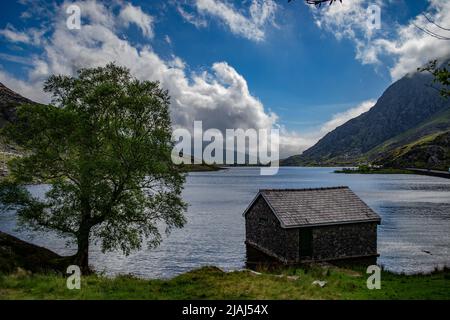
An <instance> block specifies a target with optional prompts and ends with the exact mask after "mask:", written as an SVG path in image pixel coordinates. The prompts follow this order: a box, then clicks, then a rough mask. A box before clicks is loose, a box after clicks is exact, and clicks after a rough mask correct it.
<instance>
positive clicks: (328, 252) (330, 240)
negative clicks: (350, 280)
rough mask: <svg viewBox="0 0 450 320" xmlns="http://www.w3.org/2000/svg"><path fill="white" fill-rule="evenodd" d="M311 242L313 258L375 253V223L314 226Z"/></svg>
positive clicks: (335, 257) (320, 258)
mask: <svg viewBox="0 0 450 320" xmlns="http://www.w3.org/2000/svg"><path fill="white" fill-rule="evenodd" d="M312 243H313V259H314V260H326V259H339V258H345V257H358V256H368V255H376V254H377V223H376V222H365V223H355V224H341V225H333V226H324V227H316V228H314V229H313V232H312Z"/></svg>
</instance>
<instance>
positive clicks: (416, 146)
mask: <svg viewBox="0 0 450 320" xmlns="http://www.w3.org/2000/svg"><path fill="white" fill-rule="evenodd" d="M374 162H376V163H380V164H383V165H384V166H389V167H401V168H429V169H437V170H444V171H447V170H448V169H449V168H450V131H447V132H444V133H441V134H432V135H430V136H426V137H424V138H422V139H420V140H418V141H415V142H413V143H411V144H407V145H404V146H402V147H398V148H396V149H394V150H392V151H389V152H387V153H386V154H383V155H382V156H380V157H379V158H377V159H375V161H374Z"/></svg>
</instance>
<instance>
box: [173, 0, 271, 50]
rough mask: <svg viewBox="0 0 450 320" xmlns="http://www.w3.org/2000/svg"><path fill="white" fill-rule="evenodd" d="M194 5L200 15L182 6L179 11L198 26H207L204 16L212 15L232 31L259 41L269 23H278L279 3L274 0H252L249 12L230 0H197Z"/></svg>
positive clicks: (262, 38)
mask: <svg viewBox="0 0 450 320" xmlns="http://www.w3.org/2000/svg"><path fill="white" fill-rule="evenodd" d="M194 7H195V9H196V11H197V13H198V15H194V14H193V13H189V12H187V11H186V10H185V9H183V8H182V7H181V6H178V11H179V13H180V14H181V16H182V17H183V18H184V19H185V20H186V21H188V22H190V23H193V24H195V25H196V26H197V27H200V26H206V21H205V20H204V18H203V17H204V16H210V17H213V18H216V19H218V20H219V21H221V22H222V23H223V24H224V25H225V26H227V28H228V29H229V30H230V31H231V32H232V33H234V34H236V35H238V36H241V37H244V38H247V39H249V40H253V41H257V42H258V41H262V40H264V38H265V27H266V26H267V25H276V24H275V13H276V11H277V4H276V3H275V1H273V0H252V2H251V5H250V7H249V9H248V12H247V14H244V13H243V12H242V11H241V10H238V9H236V8H235V7H234V6H233V4H231V3H229V2H228V1H219V0H195V1H194Z"/></svg>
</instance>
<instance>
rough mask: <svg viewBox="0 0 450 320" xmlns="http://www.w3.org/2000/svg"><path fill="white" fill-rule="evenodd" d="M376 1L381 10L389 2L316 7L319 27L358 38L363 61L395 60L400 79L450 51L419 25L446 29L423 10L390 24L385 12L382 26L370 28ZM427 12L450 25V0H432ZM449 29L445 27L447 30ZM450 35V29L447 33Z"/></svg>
mask: <svg viewBox="0 0 450 320" xmlns="http://www.w3.org/2000/svg"><path fill="white" fill-rule="evenodd" d="M373 4H376V5H378V6H379V7H380V9H381V13H382V14H383V10H385V8H387V6H388V5H389V3H386V2H382V1H381V0H376V1H373V0H370V1H369V0H354V1H344V2H343V3H342V4H340V3H336V4H334V5H332V6H326V7H324V8H323V9H322V10H314V11H313V15H314V19H315V22H316V24H317V26H318V27H320V28H322V29H324V30H327V31H329V32H331V33H333V34H334V35H335V37H336V38H337V39H344V38H345V39H349V40H351V41H353V42H354V44H355V48H356V59H358V60H360V61H361V62H362V63H363V64H375V65H377V64H378V65H380V64H381V59H380V58H381V57H382V56H384V57H388V58H391V59H392V60H393V63H392V65H391V66H390V67H389V68H390V70H389V71H390V74H391V77H392V79H393V80H397V79H399V78H401V77H402V76H404V75H405V74H406V73H409V72H412V71H415V70H416V69H417V68H418V67H420V66H422V65H423V64H425V63H426V62H427V61H429V60H432V59H436V58H442V57H446V56H449V55H450V46H448V45H446V43H445V41H443V40H439V39H436V38H435V37H432V36H431V35H429V34H426V33H425V32H423V31H421V30H419V29H418V28H417V27H416V26H420V27H422V28H425V29H428V30H432V31H434V32H438V33H440V32H442V30H439V28H438V27H437V26H436V25H434V24H433V23H432V22H430V21H428V20H427V19H426V17H425V16H424V15H423V13H420V14H419V15H417V16H416V17H414V18H413V19H411V20H410V21H409V22H407V23H406V24H405V25H400V24H398V23H397V24H392V25H388V24H387V23H388V22H387V21H386V20H384V19H383V15H382V16H381V29H379V30H377V29H373V28H368V26H367V23H368V21H369V18H368V17H369V16H368V14H369V13H368V11H367V10H368V8H369V6H370V5H373ZM425 14H426V15H427V17H429V18H430V20H432V21H433V22H435V23H436V24H438V25H441V26H447V27H448V21H450V1H440V0H429V7H428V9H427V10H426V12H425ZM443 32H444V33H445V31H443ZM446 34H447V36H450V32H447V33H446Z"/></svg>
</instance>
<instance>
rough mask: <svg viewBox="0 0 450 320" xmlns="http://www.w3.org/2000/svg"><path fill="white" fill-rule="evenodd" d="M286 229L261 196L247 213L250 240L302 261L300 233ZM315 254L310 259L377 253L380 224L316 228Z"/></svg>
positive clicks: (281, 257) (266, 249)
mask: <svg viewBox="0 0 450 320" xmlns="http://www.w3.org/2000/svg"><path fill="white" fill-rule="evenodd" d="M301 230H302V229H301V228H291V229H289V228H288V229H285V228H282V227H281V224H280V222H279V220H278V218H277V217H276V216H275V215H274V214H273V212H272V210H271V209H270V207H269V205H268V204H267V203H266V201H265V200H264V199H263V198H262V196H259V197H258V199H257V200H256V201H255V202H254V203H253V205H252V207H251V208H250V210H249V211H248V212H247V214H246V219H245V233H246V243H247V244H248V245H251V246H253V247H255V248H256V249H258V250H261V252H263V253H264V254H267V255H269V256H272V257H276V258H278V259H279V260H281V261H282V262H284V263H297V262H301V261H300V254H299V245H300V243H299V232H301ZM311 240H312V256H311V257H302V259H301V260H302V261H308V260H318V261H323V260H334V259H345V258H354V257H366V256H370V255H376V254H377V223H376V222H365V223H353V224H341V225H332V226H323V227H312V239H311Z"/></svg>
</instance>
